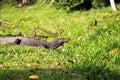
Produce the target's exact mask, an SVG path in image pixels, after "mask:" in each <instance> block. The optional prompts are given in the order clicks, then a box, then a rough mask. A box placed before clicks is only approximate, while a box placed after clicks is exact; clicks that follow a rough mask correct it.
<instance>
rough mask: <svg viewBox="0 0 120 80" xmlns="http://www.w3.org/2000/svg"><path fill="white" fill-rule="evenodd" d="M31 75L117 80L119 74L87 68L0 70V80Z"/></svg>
mask: <svg viewBox="0 0 120 80" xmlns="http://www.w3.org/2000/svg"><path fill="white" fill-rule="evenodd" d="M31 75H37V76H39V80H119V78H120V74H119V73H117V71H111V70H109V69H103V68H100V67H96V69H93V70H92V69H91V67H88V68H83V69H81V68H79V67H78V68H71V69H64V68H57V69H54V68H53V69H40V68H29V69H28V68H26V69H25V68H24V70H18V69H17V70H9V69H6V70H3V69H1V70H0V80H29V79H28V77H29V76H31Z"/></svg>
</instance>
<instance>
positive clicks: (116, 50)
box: [109, 48, 118, 54]
mask: <svg viewBox="0 0 120 80" xmlns="http://www.w3.org/2000/svg"><path fill="white" fill-rule="evenodd" d="M116 52H118V48H114V49H111V50H110V51H109V53H110V54H114V53H116Z"/></svg>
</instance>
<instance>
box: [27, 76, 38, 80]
mask: <svg viewBox="0 0 120 80" xmlns="http://www.w3.org/2000/svg"><path fill="white" fill-rule="evenodd" d="M28 78H29V79H30V80H38V79H39V76H36V75H31V76H29V77H28Z"/></svg>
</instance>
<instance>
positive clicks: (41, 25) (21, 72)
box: [0, 4, 120, 80]
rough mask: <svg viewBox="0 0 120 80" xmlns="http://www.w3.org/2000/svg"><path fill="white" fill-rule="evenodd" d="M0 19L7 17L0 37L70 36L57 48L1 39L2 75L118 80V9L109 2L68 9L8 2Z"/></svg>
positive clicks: (7, 78) (22, 79)
mask: <svg viewBox="0 0 120 80" xmlns="http://www.w3.org/2000/svg"><path fill="white" fill-rule="evenodd" d="M119 7H120V5H118V8H119ZM0 18H2V19H5V20H7V21H8V23H2V25H0V37H3V36H17V35H19V34H22V36H25V37H31V38H37V39H39V36H41V35H44V36H48V39H43V40H42V41H51V40H53V39H55V38H59V37H65V38H70V42H68V43H65V44H64V45H63V46H61V47H59V48H58V49H55V50H47V49H43V48H38V47H28V46H19V45H11V44H0V80H17V79H19V80H27V79H28V78H29V76H31V75H36V76H39V78H40V79H43V80H86V79H87V80H119V77H120V11H119V10H118V11H117V12H112V11H111V8H110V7H108V8H102V9H98V10H94V9H92V10H90V11H77V12H71V13H69V12H66V11H64V10H56V9H55V8H54V7H53V6H47V5H44V6H39V5H38V4H36V5H32V6H28V7H23V8H14V7H11V6H8V5H5V6H2V9H1V14H0ZM95 21H97V26H95ZM35 34H36V36H38V37H36V36H35Z"/></svg>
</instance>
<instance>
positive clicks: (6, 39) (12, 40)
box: [0, 37, 69, 49]
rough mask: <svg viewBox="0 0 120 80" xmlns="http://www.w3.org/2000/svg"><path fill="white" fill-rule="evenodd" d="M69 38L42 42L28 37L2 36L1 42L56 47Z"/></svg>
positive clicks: (48, 47)
mask: <svg viewBox="0 0 120 80" xmlns="http://www.w3.org/2000/svg"><path fill="white" fill-rule="evenodd" d="M68 41H69V39H68V38H58V39H55V40H53V41H51V42H41V41H38V40H34V39H31V38H27V37H3V38H0V42H1V43H11V44H17V45H25V46H38V47H44V48H47V49H55V48H58V47H59V46H61V45H63V44H64V43H65V42H68Z"/></svg>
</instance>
